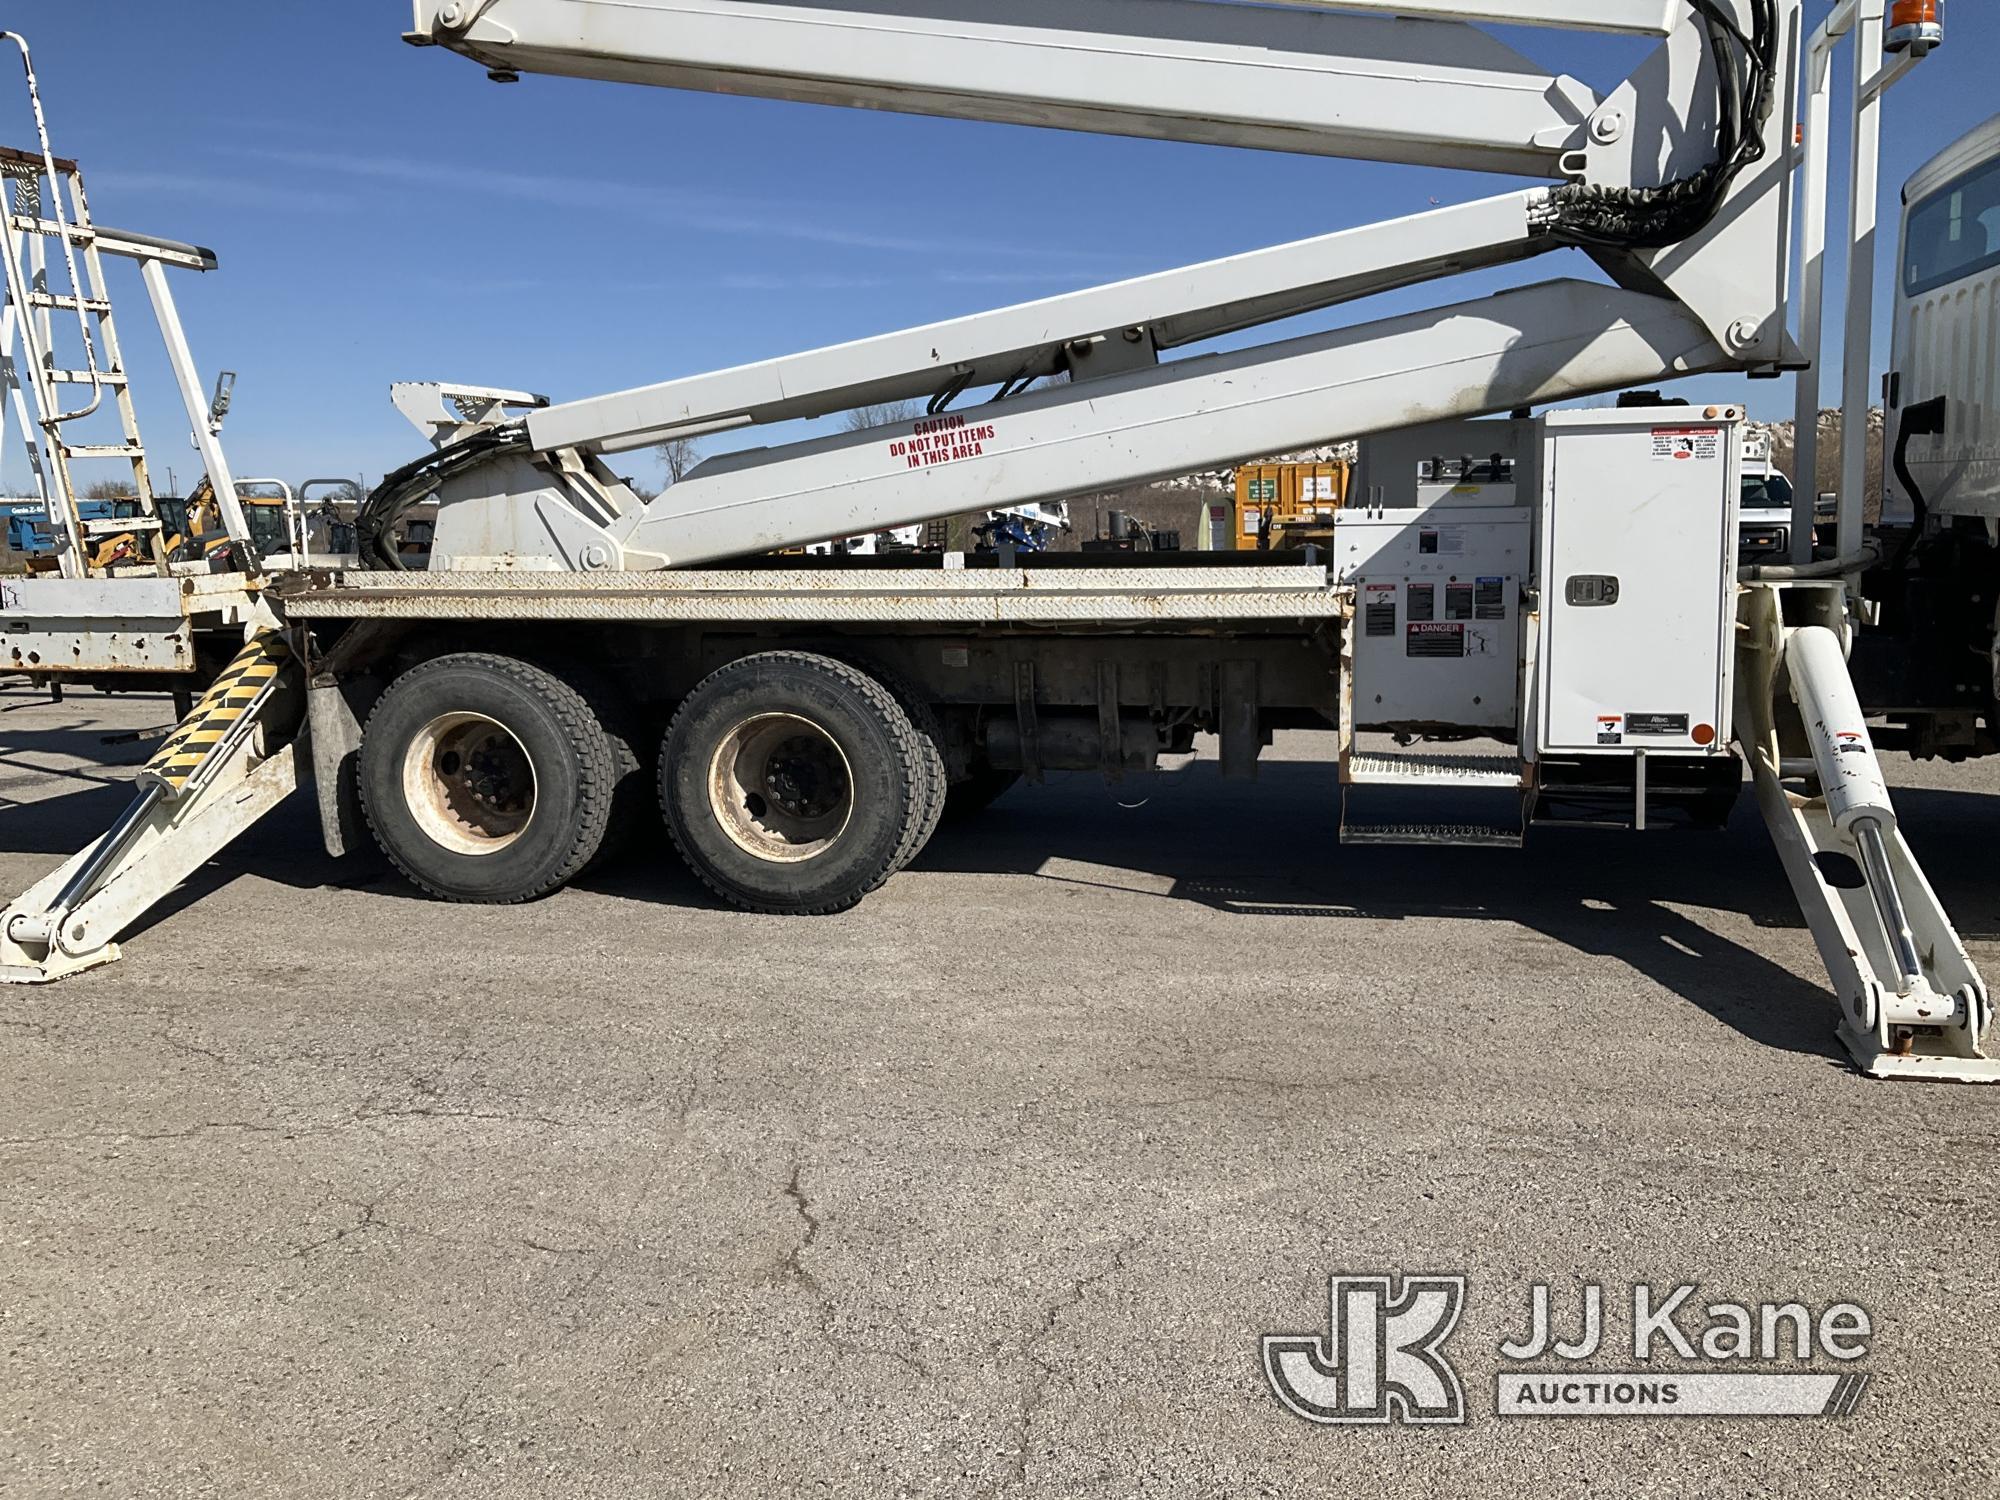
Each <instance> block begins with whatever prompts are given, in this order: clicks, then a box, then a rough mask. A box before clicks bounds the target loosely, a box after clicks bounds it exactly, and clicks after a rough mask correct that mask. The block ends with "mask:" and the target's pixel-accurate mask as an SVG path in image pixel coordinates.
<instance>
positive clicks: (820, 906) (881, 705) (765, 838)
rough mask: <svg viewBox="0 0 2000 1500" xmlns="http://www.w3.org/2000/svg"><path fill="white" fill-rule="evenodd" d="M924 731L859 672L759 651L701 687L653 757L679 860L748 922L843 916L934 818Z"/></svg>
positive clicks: (930, 752) (937, 800)
mask: <svg viewBox="0 0 2000 1500" xmlns="http://www.w3.org/2000/svg"><path fill="white" fill-rule="evenodd" d="M943 778H944V763H943V760H942V758H941V756H940V754H939V751H938V747H937V743H936V729H935V721H934V720H933V719H932V718H931V716H930V714H929V712H928V710H927V709H926V708H925V707H924V706H922V705H921V704H918V703H915V702H911V701H906V699H905V697H904V696H903V695H901V694H899V693H898V692H897V691H896V690H894V689H892V688H891V687H890V686H888V685H887V684H886V683H885V682H884V681H883V680H881V679H880V678H878V677H876V676H874V675H871V674H870V673H869V672H868V671H866V670H864V669H863V668H861V667H858V666H855V665H853V664H851V663H849V662H845V661H840V660H837V659H835V658H833V657H830V656H822V655H818V654H816V653H812V652H805V651H767V652H762V653H760V654H758V655H755V656H746V657H743V658H741V659H740V660H737V661H733V662H731V663H729V664H728V665H727V666H724V667H722V668H720V669H719V670H717V671H716V672H714V673H713V674H711V675H710V676H709V677H708V678H706V679H705V680H704V681H703V682H701V683H700V685H698V686H697V687H696V688H695V689H694V691H693V692H692V693H690V694H689V695H688V697H687V698H686V699H685V700H684V701H683V702H682V704H681V706H680V710H679V712H677V713H676V714H675V715H674V719H673V722H672V724H670V725H669V726H668V729H667V735H666V741H665V743H664V745H663V746H662V748H661V753H660V770H659V792H660V807H661V811H662V812H663V813H664V814H665V816H666V822H667V831H668V833H669V835H670V836H671V837H672V839H673V842H674V846H675V847H676V848H677V849H678V850H679V851H680V853H681V857H682V858H683V859H684V860H685V861H686V862H687V865H688V868H689V869H691V870H692V871H693V872H694V873H695V875H696V876H697V877H699V878H700V879H701V881H702V882H703V883H704V884H706V885H707V886H708V887H709V888H710V889H711V890H713V891H714V892H715V893H716V894H717V895H718V896H720V897H721V898H722V899H723V900H725V901H727V902H729V903H730V904H731V905H734V906H740V907H742V908H744V909H745V910H748V911H756V912H767V913H783V914H792V915H816V914H822V913H828V912H837V911H844V910H846V909H847V908H848V907H851V906H853V905H854V904H855V903H856V902H858V901H860V900H861V898H862V897H864V896H866V895H867V894H868V893H869V892H870V891H873V890H875V889H876V888H877V887H878V886H880V885H881V884H882V883H883V882H884V881H886V880H887V879H888V878H889V877H890V876H891V875H893V874H895V873H896V872H897V871H898V870H900V869H901V868H902V867H903V866H904V865H905V864H907V863H908V862H909V861H910V860H911V859H912V858H914V857H915V855H916V854H917V852H918V851H919V850H920V849H921V848H922V846H923V844H924V843H925V841H927V840H928V839H929V837H930V835H931V833H932V831H933V830H934V829H935V828H936V826H937V821H938V817H939V814H940V813H941V811H942V809H943V805H944V781H943Z"/></svg>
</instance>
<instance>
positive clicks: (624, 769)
mask: <svg viewBox="0 0 2000 1500" xmlns="http://www.w3.org/2000/svg"><path fill="white" fill-rule="evenodd" d="M939 741H940V734H939V731H938V726H937V721H936V719H935V717H934V715H933V714H932V713H931V711H930V709H929V707H928V705H926V704H925V703H923V701H922V700H921V699H920V698H917V697H916V696H914V695H913V694H911V693H910V692H909V691H908V690H907V689H905V688H903V687H902V686H901V685H900V684H891V683H888V682H885V681H883V680H882V679H880V678H878V677H877V676H874V675H871V674H870V673H869V672H867V671H865V670H864V669H862V668H860V667H857V666H855V665H853V664H851V663H848V662H844V661H839V660H836V659H834V658H832V657H827V656H821V655H817V654H814V653H810V652H802V651H772V652H765V653H762V654H760V655H757V656H750V657H745V658H743V659H741V660H739V661H735V662H731V663H730V664H728V665H727V666H725V667H723V668H721V669H720V670H719V671H717V672H715V673H713V674H712V675H711V676H710V677H708V678H707V679H706V680H704V681H703V682H702V683H701V684H700V685H699V686H697V687H696V688H695V690H694V691H693V692H692V693H690V694H689V695H688V697H687V698H686V700H684V701H683V703H682V704H681V707H680V709H679V711H678V712H677V713H676V714H675V716H674V719H673V722H672V724H671V725H670V726H669V728H668V730H667V734H666V739H665V742H664V744H663V745H662V747H661V754H660V762H659V767H660V768H659V777H658V792H659V800H660V807H661V810H662V812H663V813H664V814H665V818H666V823H667V831H668V833H669V835H670V836H671V838H672V840H673V843H674V846H675V848H676V849H677V850H678V851H679V852H680V854H681V857H682V858H683V860H685V862H686V863H687V865H688V867H689V868H690V869H691V870H692V871H693V872H694V873H695V875H696V876H697V877H699V878H700V879H701V880H702V881H703V883H704V884H706V885H707V886H708V887H709V888H710V889H711V890H713V891H714V892H715V893H716V894H717V895H718V896H720V897H721V898H722V899H723V900H725V901H727V902H729V903H730V904H731V905H734V906H740V907H743V908H745V909H746V910H750V911H757V912H769V913H781V914H799V915H810V914H819V913H826V912H836V911H842V910H845V909H846V908H848V907H851V906H853V905H854V904H855V903H857V902H858V901H860V900H861V899H862V898H863V897H864V896H866V895H867V894H868V893H869V892H871V891H873V890H875V889H876V888H877V887H879V886H880V885H881V884H882V883H883V882H884V881H886V880H887V879H888V878H889V877H890V876H891V875H893V874H895V873H896V872H897V871H898V870H900V869H902V868H903V867H904V865H906V864H908V863H909V861H910V860H911V859H913V858H914V857H915V856H916V854H917V852H918V851H919V850H921V849H922V848H923V846H924V844H925V843H926V842H928V840H929V839H930V836H931V834H932V833H933V832H934V831H935V830H936V828H937V825H938V821H939V819H940V817H941V816H942V815H943V812H944V807H945V800H946V773H945V765H944V758H943V755H942V753H941V751H940V748H939ZM634 743H635V731H634V730H633V728H632V727H631V726H630V725H629V724H627V723H626V722H625V714H624V712H623V710H622V709H621V706H620V704H619V702H618V699H617V694H616V693H615V692H614V691H613V690H612V689H611V688H610V686H609V685H608V684H607V683H606V682H604V681H602V680H600V679H598V678H596V677H594V676H593V675H591V674H590V673H589V672H588V671H585V670H582V669H578V670H575V671H570V672H564V673H558V672H556V671H552V670H549V669H547V668H544V667H541V666H537V665H534V664H532V663H529V662H525V661H520V660H517V659H515V658H511V657H505V656H497V655H491V654H487V653H483V652H465V653H459V654H455V655H451V656H444V657H439V658H437V659H435V660H433V661H429V662H425V663H424V664H422V665H421V666H418V667H415V668H412V669H411V670H410V671H408V672H406V673H404V674H403V675H402V676H401V677H399V678H397V679H396V681H395V682H394V683H392V684H391V685H390V687H389V689H388V690H387V691H386V692H385V693H384V694H383V695H382V697H381V698H380V700H378V702H377V703H376V705H375V708H374V710H373V712H372V713H371V714H370V715H369V718H368V723H367V727H366V730H365V732H364V734H363V737H362V746H361V754H360V766H359V776H358V780H359V785H360V793H361V804H362V808H363V810H364V812H365V813H366V815H367V818H368V822H369V825H370V827H371V828H372V829H373V831H374V834H375V838H376V841H377V842H378V843H379V844H380V845H381V846H382V849H383V852H384V853H386V854H387V855H388V857H389V859H390V861H391V862H392V863H393V864H395V866H396V867H397V868H398V869H399V870H401V871H402V872H403V874H404V875H406V876H408V877H409V879H410V880H411V881H412V882H413V883H415V884H416V885H418V886H419V887H421V888H422V889H424V890H426V891H428V892H430V893H431V894H432V895H435V896H439V897H442V898H443V899H445V900H448V901H462V902H481V903H487V904H506V903H512V902H520V901H532V900H534V899H536V898H538V897H541V896H545V895H548V894H549V893H550V892H552V891H555V890H557V889H559V888H560V887H561V886H563V885H564V884H566V883H567V882H568V881H569V880H571V879H572V878H574V877H575V876H576V875H578V874H581V873H582V872H584V871H585V870H587V869H589V868H590V867H591V866H592V865H593V864H594V863H596V862H597V860H598V859H600V858H601V857H602V856H603V854H604V852H605V851H606V850H608V849H609V847H610V846H611V843H612V842H613V841H614V838H615V837H616V836H617V835H619V834H621V833H629V832H630V831H631V830H632V829H633V828H635V827H637V826H640V825H643V824H644V823H645V822H647V821H648V819H647V818H646V817H645V815H644V813H643V811H641V810H640V808H639V807H635V806H634V805H633V797H632V794H633V793H634V792H635V791H637V790H638V789H639V788H640V787H641V786H642V785H643V781H644V778H643V777H641V776H640V775H638V774H637V773H638V771H639V757H638V755H637V754H636V753H635V752H634V750H633V748H632V747H633V745H634ZM643 796H644V793H643V792H640V797H641V798H642V799H643Z"/></svg>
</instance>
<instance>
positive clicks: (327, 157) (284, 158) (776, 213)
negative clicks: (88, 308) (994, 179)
mask: <svg viewBox="0 0 2000 1500" xmlns="http://www.w3.org/2000/svg"><path fill="white" fill-rule="evenodd" d="M222 149H224V150H225V151H228V152H229V153H230V154H232V155H237V156H243V157H248V158H251V159H254V160H258V161H268V162H274V163H277V164H279V165H283V166H288V167H294V168H301V169H305V170H308V171H320V172H332V173H339V174H342V175H345V176H349V177H360V178H365V179H368V180H370V181H376V182H395V183H402V184H405V185H407V186H410V187H420V188H422V189H423V190H424V191H425V192H427V193H431V194H445V193H455V194H461V195H463V194H467V193H470V194H474V195H478V194H488V195H491V196H494V197H500V198H512V199H516V200H519V201H522V202H528V203H537V204H541V205H543V206H545V207H549V208H561V209H566V210H571V211H576V212H588V213H592V214H601V213H603V212H605V211H606V209H607V208H614V209H618V210H622V211H624V212H627V213H630V214H632V215H634V216H636V217H639V218H642V219H647V220H649V221H651V222H654V223H659V224H666V225H672V226H674V227H676V228H681V229H694V230H698V231H702V232H705V233H710V234H727V235H741V236H744V237H746V238H752V239H763V240H793V241H799V242H802V243H805V244H811V245H825V246H830V247H833V248H838V249H848V250H874V251H881V252H885V253H893V254H902V255H927V256H931V255H967V254H981V255H993V254H996V253H998V254H1016V255H1035V254H1039V253H1041V250H1040V247H1036V246H1021V247H1010V246H1006V245H996V244H994V243H993V242H992V241H990V240H950V239H928V238H922V237H914V236H909V235H900V234H885V233H882V232H881V231H879V230H874V229H856V228H850V227H848V226H845V225H839V224H827V223H815V222H813V221H812V220H811V219H809V218H805V217H802V216H801V213H802V210H801V209H800V207H799V206H798V205H787V204H780V203H772V202H768V201H764V200H756V199H742V198H735V199H725V198H717V197H715V196H708V197H705V198H693V197H689V196H687V195H678V196H677V195H676V194H675V193H674V192H673V191H672V190H671V189H667V188H663V187H661V186H659V185H657V184H639V183H631V182H618V181H612V180H608V179H604V178H582V177H568V176H563V177H554V176H548V175H546V174H536V173H532V172H501V171H494V170H492V169H490V168H478V167H471V168H467V167H452V168H450V169H449V170H441V169H439V168H437V167H434V166H431V165H429V164H427V163H424V162H421V161H416V160H411V159H406V158H399V157H383V156H355V155H352V154H349V153H346V152H333V151H293V150H286V149H282V148H278V147H268V146H266V147H250V146H242V147H234V146H232V147H224V148H222ZM1063 254H1064V255H1065V256H1066V257H1067V258H1069V259H1076V258H1078V256H1077V252H1075V251H1064V252H1063ZM1083 258H1088V253H1087V252H1085V254H1084V257H1083Z"/></svg>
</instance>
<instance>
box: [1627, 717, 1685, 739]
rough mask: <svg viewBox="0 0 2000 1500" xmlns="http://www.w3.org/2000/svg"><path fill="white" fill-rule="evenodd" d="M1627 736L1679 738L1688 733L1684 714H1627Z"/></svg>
mask: <svg viewBox="0 0 2000 1500" xmlns="http://www.w3.org/2000/svg"><path fill="white" fill-rule="evenodd" d="M1625 732H1626V733H1627V734H1649V735H1668V736H1681V735H1685V734H1686V733H1687V732H1688V716H1687V715H1686V714H1627V715H1625Z"/></svg>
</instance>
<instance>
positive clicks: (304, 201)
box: [89, 169, 358, 213]
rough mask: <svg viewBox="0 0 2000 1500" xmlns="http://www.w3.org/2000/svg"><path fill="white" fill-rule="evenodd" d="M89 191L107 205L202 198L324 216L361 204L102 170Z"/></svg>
mask: <svg viewBox="0 0 2000 1500" xmlns="http://www.w3.org/2000/svg"><path fill="white" fill-rule="evenodd" d="M89 187H90V191H91V195H92V196H93V197H95V198H96V199H97V200H98V201H99V202H100V203H101V202H104V201H106V200H105V194H107V193H109V194H111V195H112V196H115V197H121V198H200V199H206V200H208V201H209V202H212V203H235V204H240V205H242V206H244V207H247V208H278V209H285V210H288V211H299V210H304V211H306V212H324V213H347V212H349V211H351V210H353V209H354V208H355V207H357V206H358V200H357V199H356V198H355V197H354V195H353V194H351V193H343V192H339V191H329V190H327V189H324V188H305V187H280V186H273V185H272V184H270V183H264V182H246V181H244V180H243V179H241V178H239V177H218V176H214V175H212V174H208V173H201V172H127V171H119V170H117V169H113V170H111V171H103V170H99V171H94V172H92V173H91V174H90V179H89Z"/></svg>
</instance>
